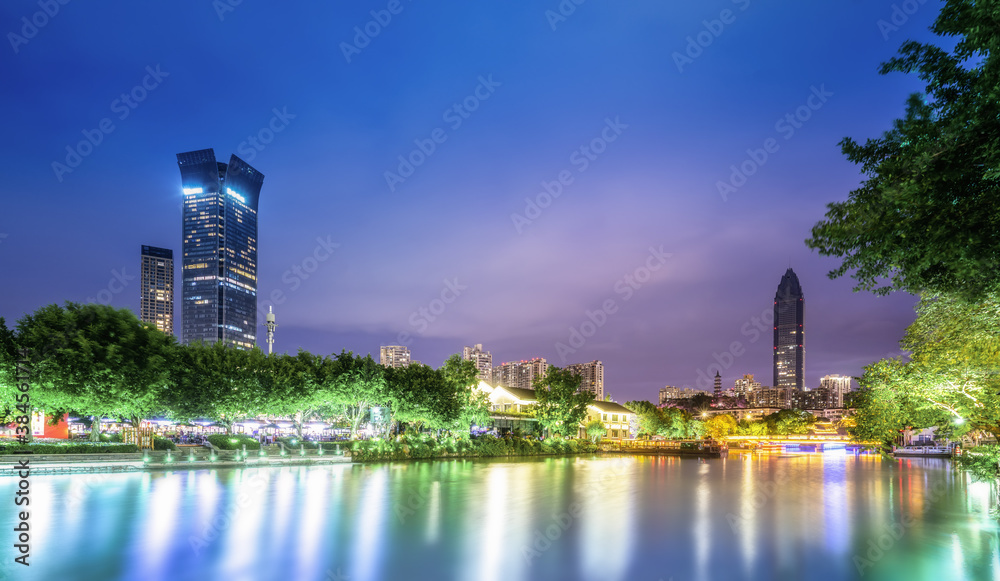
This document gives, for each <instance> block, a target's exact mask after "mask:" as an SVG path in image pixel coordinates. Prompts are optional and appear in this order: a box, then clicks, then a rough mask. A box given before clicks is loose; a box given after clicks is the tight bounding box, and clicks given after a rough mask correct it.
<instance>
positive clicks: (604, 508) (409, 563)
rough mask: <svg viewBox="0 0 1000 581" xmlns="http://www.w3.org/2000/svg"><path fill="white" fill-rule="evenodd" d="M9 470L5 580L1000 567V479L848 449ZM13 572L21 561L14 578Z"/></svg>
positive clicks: (736, 573)
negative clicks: (24, 479)
mask: <svg viewBox="0 0 1000 581" xmlns="http://www.w3.org/2000/svg"><path fill="white" fill-rule="evenodd" d="M16 485H17V481H16V480H15V479H13V478H9V477H4V478H2V479H0V498H2V499H10V500H0V502H3V503H4V506H5V507H7V508H5V509H4V510H3V511H2V512H0V527H2V530H0V540H2V546H3V549H2V551H3V554H4V559H3V562H2V565H0V579H7V580H15V579H17V580H21V579H25V580H28V579H45V580H50V581H51V580H67V581H75V580H80V581H90V580H94V581H97V580H100V581H110V580H116V579H122V580H132V579H135V580H140V579H141V580H145V581H158V580H162V581H179V580H189V579H190V580H198V581H202V580H216V579H219V580H223V579H225V580H229V581H244V580H246V581H249V580H258V579H259V580H280V581H305V580H318V581H319V580H321V581H370V580H377V579H393V580H395V579H403V580H409V579H429V580H430V579H433V580H451V579H455V580H463V581H464V580H469V581H501V580H502V581H519V580H536V579H537V580H543V579H544V580H563V579H565V580H601V581H614V580H626V579H627V580H629V581H645V580H649V581H669V580H673V581H689V580H691V581H709V580H711V581H715V580H719V581H722V580H726V581H728V580H772V579H774V580H783V581H784V580H789V581H791V580H841V579H859V578H860V579H874V580H879V581H882V580H886V581H894V580H900V581H903V580H906V581H918V580H923V579H928V580H935V581H937V580H942V579H947V580H953V581H960V580H969V581H980V580H986V579H1000V556H998V555H1000V553H998V539H1000V537H998V526H997V521H996V520H994V519H992V518H991V517H990V514H989V509H990V507H991V503H993V502H994V498H993V497H992V493H991V491H990V487H989V486H987V485H985V484H978V483H971V482H970V481H969V479H968V477H967V476H966V475H965V474H963V473H961V472H959V471H957V470H955V469H954V468H952V466H951V465H950V463H949V462H948V461H946V460H938V459H908V460H884V459H881V458H879V457H876V456H870V455H861V456H856V455H853V454H849V453H845V452H843V451H840V452H828V453H824V454H803V455H798V456H796V455H765V456H753V457H749V456H731V457H729V458H724V459H711V460H699V459H697V458H673V457H664V456H661V457H656V456H641V457H633V456H621V457H611V456H598V457H589V456H588V457H558V458H535V459H523V460H521V459H519V460H513V461H511V460H478V461H472V460H449V461H436V462H404V463H394V464H376V465H340V466H322V467H285V468H247V469H237V470H201V471H175V472H150V473H132V474H111V475H74V476H42V475H33V476H31V477H30V498H31V505H30V506H31V511H30V516H29V521H28V522H29V525H30V537H31V538H30V541H29V545H30V557H29V562H30V563H31V564H30V566H29V567H23V566H21V565H17V564H14V563H13V558H14V556H15V549H14V548H13V546H12V545H13V544H14V543H15V542H16V541H15V540H14V539H15V536H14V535H15V534H16V533H14V532H12V530H13V527H14V525H15V524H16V522H17V521H16V519H17V515H16V511H15V508H16V507H14V505H13V500H12V499H13V497H14V492H15V486H16ZM4 575H5V576H4Z"/></svg>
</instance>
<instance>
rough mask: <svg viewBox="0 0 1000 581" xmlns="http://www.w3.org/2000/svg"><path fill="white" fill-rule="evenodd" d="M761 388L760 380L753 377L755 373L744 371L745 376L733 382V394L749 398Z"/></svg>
mask: <svg viewBox="0 0 1000 581" xmlns="http://www.w3.org/2000/svg"><path fill="white" fill-rule="evenodd" d="M758 389H760V382H759V381H757V380H755V379H754V378H753V373H744V374H743V377H741V378H739V379H737V380H736V381H734V382H733V396H734V397H742V398H748V400H749V397H750V394H751V393H753V392H754V391H756V390H758Z"/></svg>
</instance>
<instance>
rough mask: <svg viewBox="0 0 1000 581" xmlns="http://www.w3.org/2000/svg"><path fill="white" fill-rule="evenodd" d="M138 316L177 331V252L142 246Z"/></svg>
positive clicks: (161, 328) (166, 330) (169, 330)
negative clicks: (175, 279)
mask: <svg viewBox="0 0 1000 581" xmlns="http://www.w3.org/2000/svg"><path fill="white" fill-rule="evenodd" d="M140 271H141V279H140V283H139V286H140V292H141V296H140V297H139V319H140V320H142V321H143V322H145V323H152V324H153V325H155V326H156V328H157V329H159V330H161V331H163V332H164V333H167V334H170V335H173V334H174V251H173V250H170V249H169V248H157V247H156V246H145V245H143V247H142V265H141V267H140Z"/></svg>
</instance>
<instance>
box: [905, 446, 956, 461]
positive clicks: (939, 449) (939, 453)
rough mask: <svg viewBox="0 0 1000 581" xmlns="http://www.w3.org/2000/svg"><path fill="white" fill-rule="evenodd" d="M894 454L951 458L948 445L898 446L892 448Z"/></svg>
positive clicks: (906, 456)
mask: <svg viewBox="0 0 1000 581" xmlns="http://www.w3.org/2000/svg"><path fill="white" fill-rule="evenodd" d="M892 455H893V456H898V457H901V458H913V457H917V458H951V456H952V451H951V448H950V447H948V446H898V447H896V448H893V450H892Z"/></svg>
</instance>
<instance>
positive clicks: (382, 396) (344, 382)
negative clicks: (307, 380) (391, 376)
mask: <svg viewBox="0 0 1000 581" xmlns="http://www.w3.org/2000/svg"><path fill="white" fill-rule="evenodd" d="M335 363H336V365H335V367H334V370H333V373H332V376H333V377H334V378H335V379H336V387H335V389H334V390H331V391H332V395H334V396H336V397H337V398H338V401H339V403H341V404H343V405H344V415H345V416H346V417H347V419H348V421H350V424H351V437H352V438H353V437H355V436H356V434H357V432H358V427H359V425H360V423H361V420H362V418H363V417H365V415H366V414H367V413H368V412H369V410H370V409H371V408H372V406H383V405H386V404H387V403H388V397H387V393H386V382H385V367H383V366H382V365H380V364H379V363H378V362H376V361H375V360H374V359H372V356H371V355H365V356H364V357H360V356H357V355H354V354H353V353H351V352H350V351H341V352H340V354H338V355H337V356H336V360H335Z"/></svg>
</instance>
